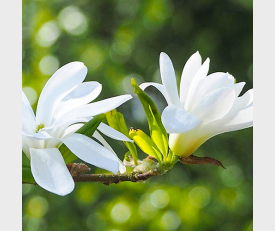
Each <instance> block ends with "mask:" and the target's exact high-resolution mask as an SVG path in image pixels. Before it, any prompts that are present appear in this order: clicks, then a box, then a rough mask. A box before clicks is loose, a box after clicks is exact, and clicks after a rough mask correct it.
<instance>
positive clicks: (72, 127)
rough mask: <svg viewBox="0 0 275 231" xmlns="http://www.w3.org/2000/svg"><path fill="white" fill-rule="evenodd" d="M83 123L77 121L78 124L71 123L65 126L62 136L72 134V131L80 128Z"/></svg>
mask: <svg viewBox="0 0 275 231" xmlns="http://www.w3.org/2000/svg"><path fill="white" fill-rule="evenodd" d="M83 125H84V124H82V123H79V124H73V125H71V126H69V127H67V128H66V129H65V131H64V134H63V137H64V136H67V135H69V134H72V133H74V132H76V131H77V130H78V129H79V128H81V127H82V126H83Z"/></svg>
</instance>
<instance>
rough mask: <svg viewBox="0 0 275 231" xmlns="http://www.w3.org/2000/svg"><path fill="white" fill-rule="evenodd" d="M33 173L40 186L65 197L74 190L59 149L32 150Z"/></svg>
mask: <svg viewBox="0 0 275 231" xmlns="http://www.w3.org/2000/svg"><path fill="white" fill-rule="evenodd" d="M30 154H31V171H32V174H33V177H34V179H35V181H36V183H37V184H38V185H40V186H41V187H42V188H44V189H46V190H48V191H50V192H53V193H55V194H58V195H60V196H64V195H67V194H69V193H70V192H72V191H73V189H74V181H73V179H72V176H71V174H70V172H69V171H68V168H67V166H66V164H65V162H64V160H63V158H62V156H61V153H60V152H59V150H58V149H57V148H50V149H30Z"/></svg>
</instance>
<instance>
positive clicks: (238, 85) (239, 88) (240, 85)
mask: <svg viewBox="0 0 275 231" xmlns="http://www.w3.org/2000/svg"><path fill="white" fill-rule="evenodd" d="M244 85H245V82H240V83H236V84H234V85H233V86H232V88H233V89H234V90H235V95H236V97H238V96H239V94H240V93H241V91H242V89H243V87H244Z"/></svg>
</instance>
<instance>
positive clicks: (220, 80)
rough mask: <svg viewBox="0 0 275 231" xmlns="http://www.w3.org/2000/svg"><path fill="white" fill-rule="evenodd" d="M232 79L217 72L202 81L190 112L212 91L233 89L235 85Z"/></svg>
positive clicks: (225, 74) (226, 74)
mask: <svg viewBox="0 0 275 231" xmlns="http://www.w3.org/2000/svg"><path fill="white" fill-rule="evenodd" d="M232 78H233V77H232V76H230V75H229V74H228V73H224V72H216V73H213V74H211V75H208V76H207V77H206V78H204V79H203V80H202V81H201V83H200V86H199V88H198V90H197V91H196V92H195V96H194V98H195V99H194V100H193V102H194V103H192V108H190V111H192V110H193V109H194V108H195V107H196V105H197V104H198V103H199V102H200V101H201V100H202V98H203V97H204V96H206V95H207V94H208V93H210V92H211V91H214V90H217V89H219V88H224V87H232V86H233V85H234V78H233V79H232Z"/></svg>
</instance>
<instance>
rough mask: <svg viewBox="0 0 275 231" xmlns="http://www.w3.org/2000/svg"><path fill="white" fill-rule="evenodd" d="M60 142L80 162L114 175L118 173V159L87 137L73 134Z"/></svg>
mask: <svg viewBox="0 0 275 231" xmlns="http://www.w3.org/2000/svg"><path fill="white" fill-rule="evenodd" d="M62 141H63V143H64V144H65V145H66V146H67V147H68V148H69V149H70V150H71V151H72V152H73V153H74V154H75V155H76V156H77V157H78V158H80V159H81V160H83V161H85V162H87V163H89V164H92V165H94V166H97V167H99V168H103V169H106V170H108V171H111V172H113V173H115V174H116V173H117V172H118V169H119V162H118V158H117V157H115V156H114V154H113V153H112V152H111V151H109V150H108V149H107V148H104V147H103V146H101V145H100V144H98V143H97V142H95V141H94V140H92V139H90V138H89V137H87V136H84V135H82V134H78V133H74V134H71V135H68V136H66V137H64V138H63V139H62Z"/></svg>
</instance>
